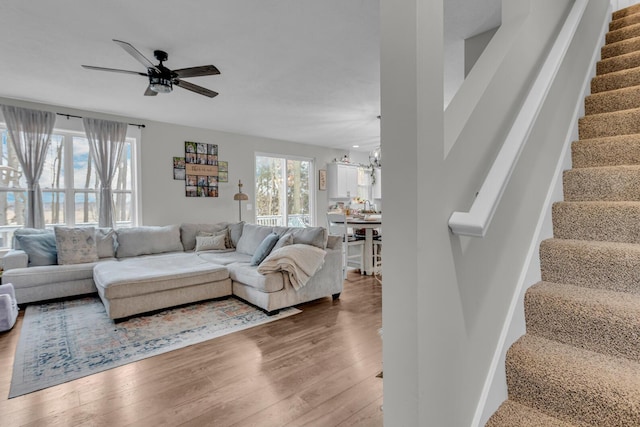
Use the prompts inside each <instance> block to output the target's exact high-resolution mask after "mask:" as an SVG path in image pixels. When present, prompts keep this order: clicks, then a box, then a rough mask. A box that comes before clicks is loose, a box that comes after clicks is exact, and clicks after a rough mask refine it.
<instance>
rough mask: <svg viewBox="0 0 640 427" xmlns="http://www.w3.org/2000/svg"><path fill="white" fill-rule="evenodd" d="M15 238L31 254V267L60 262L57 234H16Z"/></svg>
mask: <svg viewBox="0 0 640 427" xmlns="http://www.w3.org/2000/svg"><path fill="white" fill-rule="evenodd" d="M15 239H16V240H17V241H18V243H19V244H20V248H21V249H22V250H23V251H25V252H26V253H27V255H28V256H29V264H28V265H29V267H37V266H39V265H57V264H58V250H57V249H56V236H55V234H53V233H46V234H22V235H16V236H15Z"/></svg>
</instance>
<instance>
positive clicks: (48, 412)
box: [0, 273, 382, 427]
mask: <svg viewBox="0 0 640 427" xmlns="http://www.w3.org/2000/svg"><path fill="white" fill-rule="evenodd" d="M299 308H300V309H302V313H300V314H297V315H295V316H291V317H288V318H285V319H281V320H278V321H276V322H273V323H269V324H266V325H262V326H258V327H255V328H251V329H248V330H246V331H241V332H236V333H234V334H231V335H227V336H224V337H220V338H217V339H214V340H211V341H208V342H204V343H201V344H197V345H194V346H190V347H187V348H183V349H181V350H176V351H172V352H169V353H165V354H162V355H160V356H155V357H152V358H149V359H145V360H142V361H140V362H136V363H131V364H128V365H125V366H121V367H119V368H115V369H111V370H109V371H106V372H101V373H98V374H95V375H91V376H89V377H85V378H81V379H78V380H76V381H71V382H69V383H66V384H61V385H58V386H56V387H51V388H48V389H45V390H41V391H38V392H34V393H31V394H27V395H24V396H20V397H16V398H13V399H7V398H6V396H8V394H9V385H10V384H11V372H12V368H13V358H14V354H15V348H16V345H17V343H18V337H19V334H20V328H21V325H22V312H21V314H20V317H19V318H18V322H17V323H16V326H15V327H14V328H13V329H12V330H11V331H9V332H5V333H0V426H65V427H66V426H153V427H155V426H216V427H217V426H236V427H244V426H257V427H263V426H274V427H275V426H278V427H280V426H296V427H297V426H323V427H324V426H341V427H346V426H349V427H351V426H381V425H382V410H381V407H382V379H380V378H376V375H377V374H378V373H379V372H380V371H381V369H382V341H381V339H380V337H379V335H378V329H379V328H380V327H381V326H382V292H381V286H380V284H379V283H378V282H377V281H376V280H375V279H373V278H372V277H366V276H360V275H359V274H357V273H349V277H348V278H347V280H346V281H345V289H344V291H343V293H342V296H341V297H340V299H339V300H337V301H332V300H331V298H323V299H320V300H317V301H314V302H311V303H307V304H302V305H300V306H299Z"/></svg>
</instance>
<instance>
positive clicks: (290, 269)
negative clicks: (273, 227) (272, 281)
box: [258, 244, 327, 290]
mask: <svg viewBox="0 0 640 427" xmlns="http://www.w3.org/2000/svg"><path fill="white" fill-rule="evenodd" d="M326 254H327V252H326V251H324V250H322V249H320V248H317V247H315V246H310V245H303V244H294V245H289V246H283V247H281V248H280V249H276V250H275V251H273V252H271V253H270V254H269V256H268V257H266V258H265V259H264V261H262V263H260V265H259V266H258V273H260V274H269V273H274V272H276V271H286V272H287V273H288V275H289V281H290V282H291V285H292V286H293V288H294V289H295V290H298V289H300V288H302V287H303V286H304V285H306V284H307V282H308V281H309V279H310V278H311V276H313V275H314V274H315V273H316V271H318V270H319V269H320V267H322V265H323V264H324V257H325V255H326Z"/></svg>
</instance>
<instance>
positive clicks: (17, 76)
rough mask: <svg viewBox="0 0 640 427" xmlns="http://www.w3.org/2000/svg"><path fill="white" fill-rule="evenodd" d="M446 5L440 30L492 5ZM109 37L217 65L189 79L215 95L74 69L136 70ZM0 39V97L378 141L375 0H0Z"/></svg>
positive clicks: (172, 61)
mask: <svg viewBox="0 0 640 427" xmlns="http://www.w3.org/2000/svg"><path fill="white" fill-rule="evenodd" d="M447 2H452V3H453V2H455V3H456V7H458V6H457V4H460V9H459V10H461V11H462V15H464V16H463V17H462V18H460V19H458V18H457V17H456V16H457V15H456V14H455V13H453V12H452V8H451V7H448V8H447V11H446V13H447V28H448V29H447V31H449V30H451V29H454V28H455V29H459V28H461V27H465V28H466V27H469V26H470V25H471V26H477V25H478V24H481V25H484V26H486V25H487V22H486V21H487V19H489V20H490V19H491V16H489V18H486V17H485V16H484V15H487V12H486V11H483V10H482V8H486V6H487V5H486V4H487V3H489V2H491V3H498V4H499V3H500V1H499V0H482V1H478V0H446V1H445V5H446V4H447ZM462 3H466V6H465V7H462ZM474 5H477V6H474ZM489 9H491V8H489ZM470 10H473V11H475V12H470ZM492 13H493V14H494V15H495V13H494V12H490V13H489V15H491V14H492ZM452 17H455V19H451V18H452ZM498 19H499V16H498ZM498 22H499V21H498ZM495 25H497V24H495ZM495 25H494V26H495ZM483 28H484V27H483ZM488 28H491V27H490V26H489V27H488ZM488 28H487V29H488ZM456 31H457V30H456ZM477 32H481V31H477ZM477 32H476V34H477ZM452 34H453V33H452ZM455 34H458V33H457V32H455ZM467 35H469V34H467ZM112 39H120V40H124V41H127V42H129V43H131V44H133V45H134V46H135V47H136V48H137V49H138V50H139V51H141V52H142V53H143V54H144V55H145V56H147V58H149V59H151V60H152V62H154V63H155V62H156V61H155V59H154V58H153V50H155V49H162V50H165V51H166V52H168V54H169V59H168V61H167V62H166V63H165V65H166V66H167V67H168V68H172V69H176V68H184V67H191V66H197V65H205V64H214V65H216V66H217V67H218V68H219V69H220V71H221V75H219V76H207V77H196V78H191V79H188V80H189V81H191V82H192V83H195V84H198V85H202V86H204V87H207V88H209V89H212V90H215V91H216V92H219V93H220V95H219V96H217V97H215V98H206V97H204V96H201V95H197V94H195V93H192V92H189V91H186V90H183V89H180V88H175V89H174V91H173V92H172V93H170V94H159V95H158V96H155V97H145V96H143V92H144V91H145V89H146V86H147V81H146V80H145V78H143V77H141V76H135V75H128V74H119V73H106V72H100V71H89V70H85V69H83V68H81V67H80V65H81V64H88V65H96V66H102V67H108V68H120V69H127V70H134V71H143V72H144V71H145V70H144V67H142V65H141V64H139V63H138V62H136V61H135V60H134V59H133V58H132V57H131V56H129V55H128V54H127V53H126V52H125V51H124V50H122V49H121V48H120V47H119V46H117V45H116V44H115V43H113V42H112ZM0 40H2V44H1V45H0V46H2V47H1V48H0V49H1V50H0V52H1V54H0V60H1V64H2V65H1V67H2V84H1V85H0V96H2V97H7V98H16V99H22V100H27V101H35V102H42V103H48V104H54V105H61V106H67V107H72V108H77V109H83V110H89V111H97V112H103V113H110V114H117V115H122V116H130V117H134V118H138V119H140V120H143V121H144V120H145V119H146V120H155V121H162V122H168V123H176V124H181V125H186V126H195V127H202V128H209V129H216V130H222V131H228V132H234V133H241V134H248V135H259V136H264V137H269V138H276V139H282V140H290V141H297V142H302V143H308V144H316V145H323V146H328V147H334V148H343V149H349V148H350V147H352V146H353V145H354V144H357V145H360V147H361V148H360V149H361V150H369V149H371V148H373V147H375V146H377V145H379V140H380V124H379V121H378V119H377V116H378V114H379V112H380V88H379V81H380V70H379V67H380V60H379V4H378V0H321V1H318V0H183V1H179V2H178V1H172V2H169V1H166V0H135V1H132V0H111V1H100V0H84V1H78V0H57V1H51V0H29V1H18V0H3V1H2V6H1V7H0Z"/></svg>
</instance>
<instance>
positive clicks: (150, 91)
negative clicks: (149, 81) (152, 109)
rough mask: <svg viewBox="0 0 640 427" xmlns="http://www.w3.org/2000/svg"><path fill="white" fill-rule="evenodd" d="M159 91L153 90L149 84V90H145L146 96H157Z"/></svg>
mask: <svg viewBox="0 0 640 427" xmlns="http://www.w3.org/2000/svg"><path fill="white" fill-rule="evenodd" d="M157 94H158V92H156V91H155V90H151V87H149V86H147V90H145V91H144V96H156V95H157Z"/></svg>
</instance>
